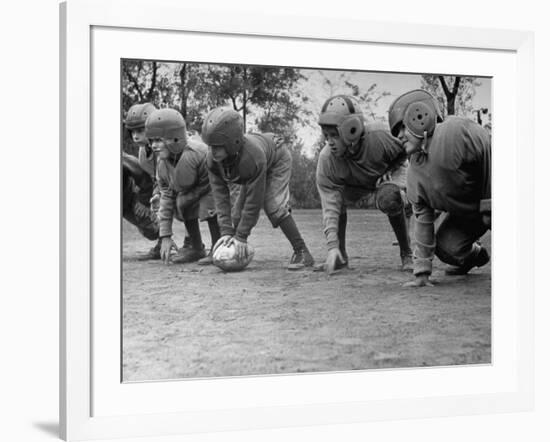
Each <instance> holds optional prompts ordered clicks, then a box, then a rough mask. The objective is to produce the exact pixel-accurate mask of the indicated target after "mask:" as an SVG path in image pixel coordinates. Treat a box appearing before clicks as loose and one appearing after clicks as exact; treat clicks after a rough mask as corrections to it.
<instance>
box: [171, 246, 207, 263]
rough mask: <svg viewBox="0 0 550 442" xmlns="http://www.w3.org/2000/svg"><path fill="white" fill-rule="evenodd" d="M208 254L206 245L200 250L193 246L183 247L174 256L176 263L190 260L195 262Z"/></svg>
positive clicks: (173, 259)
mask: <svg viewBox="0 0 550 442" xmlns="http://www.w3.org/2000/svg"><path fill="white" fill-rule="evenodd" d="M205 256H206V251H205V250H204V245H203V246H202V248H201V249H200V250H197V249H194V248H192V247H182V248H181V249H180V250H179V251H178V254H177V255H176V256H174V257H173V258H172V262H173V263H174V264H185V263H188V262H195V261H198V260H199V259H201V258H204V257H205Z"/></svg>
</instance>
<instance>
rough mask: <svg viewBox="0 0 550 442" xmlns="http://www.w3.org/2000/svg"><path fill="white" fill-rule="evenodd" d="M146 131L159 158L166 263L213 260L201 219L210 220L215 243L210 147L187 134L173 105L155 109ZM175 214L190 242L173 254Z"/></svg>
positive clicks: (161, 223)
mask: <svg viewBox="0 0 550 442" xmlns="http://www.w3.org/2000/svg"><path fill="white" fill-rule="evenodd" d="M145 131H146V136H147V138H148V139H149V140H150V142H151V146H152V147H153V149H154V150H155V152H157V154H158V159H159V163H158V171H157V177H158V184H159V189H160V209H159V237H160V238H161V247H160V255H161V258H162V259H163V261H164V262H165V263H168V262H169V261H170V260H171V261H172V262H174V263H188V262H195V261H199V264H210V263H211V262H212V256H211V253H210V254H208V255H207V254H206V251H205V248H204V244H203V242H202V237H201V232H200V228H199V219H200V220H201V221H207V222H208V227H209V230H210V236H211V240H212V245H214V244H215V243H216V242H217V241H218V239H219V237H220V231H219V227H218V222H217V219H216V212H215V208H214V200H213V198H212V193H211V191H210V184H209V182H208V171H207V169H206V155H207V151H208V148H207V146H206V145H204V144H203V143H202V142H200V141H197V140H191V139H188V138H187V131H186V125H185V120H184V119H183V116H182V115H181V114H180V113H179V112H178V111H176V110H174V109H160V110H157V111H155V112H153V113H152V114H151V115H150V116H149V117H148V118H147V121H146V123H145ZM174 218H177V219H178V220H180V221H183V223H184V224H185V228H186V230H187V235H188V236H189V239H190V244H189V245H186V244H184V247H182V248H181V249H180V250H179V251H178V254H177V255H176V256H175V257H172V258H171V257H170V252H171V250H172V249H174V248H177V247H176V245H175V242H174V241H173V239H172V223H173V219H174ZM211 252H212V248H211Z"/></svg>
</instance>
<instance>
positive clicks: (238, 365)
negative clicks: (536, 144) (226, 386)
mask: <svg viewBox="0 0 550 442" xmlns="http://www.w3.org/2000/svg"><path fill="white" fill-rule="evenodd" d="M294 216H295V218H296V222H297V224H298V226H299V227H300V229H301V231H302V234H303V236H304V238H305V240H306V242H307V243H308V246H309V248H310V250H311V252H312V254H313V255H314V257H315V259H316V260H317V261H318V262H322V261H324V259H325V255H326V250H325V240H324V235H323V233H322V227H321V212H320V210H301V211H295V212H294ZM348 219H349V221H348V253H349V256H350V266H351V269H349V270H342V271H340V272H339V273H337V274H336V275H334V276H331V277H330V278H329V277H327V276H326V275H325V274H324V273H322V272H320V273H319V272H312V271H299V272H290V271H287V270H286V264H287V261H288V259H289V258H290V255H291V248H290V245H289V244H288V242H287V241H286V239H285V237H284V236H283V234H282V233H281V232H280V231H279V230H278V229H273V228H272V227H271V225H270V224H269V222H268V220H267V219H266V217H265V216H264V215H263V214H262V216H261V218H260V222H259V223H258V225H257V226H256V228H255V229H254V231H253V233H252V235H251V237H250V239H249V242H250V243H251V244H252V245H253V246H254V247H255V250H256V255H255V257H254V260H253V261H252V263H251V264H250V266H249V267H248V268H247V269H246V270H245V271H243V272H239V273H223V272H222V271H221V270H219V269H218V268H216V267H213V266H209V267H199V266H198V265H196V264H187V265H174V264H172V265H168V266H166V265H164V264H163V263H161V262H159V261H138V260H137V259H136V257H137V256H138V255H139V254H140V253H142V252H144V251H146V250H148V249H149V248H150V247H151V246H152V243H151V242H149V241H147V240H146V239H144V238H143V237H141V236H140V234H139V233H138V232H137V229H136V228H135V227H133V226H131V225H130V224H128V223H127V222H126V221H124V224H123V250H122V256H123V329H122V338H123V355H122V358H123V360H122V363H123V380H124V381H142V380H160V379H176V378H188V377H212V376H239V375H254V374H280V373H298V372H319V371H333V370H338V371H341V370H359V369H372V368H396V367H420V366H441V365H463V364H480V363H490V362H491V273H490V266H489V265H487V266H485V267H484V268H481V269H474V270H472V271H471V272H470V274H469V275H467V276H453V277H451V276H446V275H444V272H443V269H444V265H443V264H442V263H441V262H439V261H438V260H437V259H436V260H434V270H435V272H434V279H435V280H436V281H437V282H438V284H437V285H436V286H434V287H425V288H420V289H405V288H403V287H402V283H404V282H406V281H408V280H410V279H411V278H412V276H411V274H410V273H403V272H401V271H400V270H399V264H400V260H399V249H398V247H396V246H392V242H393V241H394V236H393V233H392V231H391V228H390V226H389V223H388V222H387V218H386V217H385V216H384V215H383V214H382V213H379V212H377V211H373V210H354V211H350V212H349V216H348ZM201 224H202V223H201ZM181 226H182V225H181V224H180V223H178V222H175V223H174V227H175V239H176V241H177V243H178V245H181V243H182V240H183V229H182V227H181ZM201 228H202V229H203V230H202V231H203V240H204V242H205V244H206V245H207V247H208V246H209V245H210V236H209V235H208V233H207V230H206V226H205V225H203V226H201ZM482 242H483V243H484V245H486V246H489V247H490V235H489V234H488V235H486V236H485V237H484V238H483V240H482Z"/></svg>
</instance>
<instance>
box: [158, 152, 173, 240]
mask: <svg viewBox="0 0 550 442" xmlns="http://www.w3.org/2000/svg"><path fill="white" fill-rule="evenodd" d="M167 167H168V166H167V165H166V163H164V162H161V163H160V164H159V167H158V174H157V182H158V187H159V190H160V207H159V213H158V216H159V237H160V238H164V237H170V236H172V222H173V219H174V207H175V200H176V195H175V193H174V191H173V190H172V188H171V187H170V181H169V178H168V173H169V172H168V169H167Z"/></svg>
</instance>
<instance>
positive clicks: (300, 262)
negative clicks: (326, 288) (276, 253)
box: [287, 249, 315, 270]
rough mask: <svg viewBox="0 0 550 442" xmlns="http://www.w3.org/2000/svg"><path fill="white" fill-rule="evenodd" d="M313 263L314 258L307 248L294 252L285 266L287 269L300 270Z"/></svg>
mask: <svg viewBox="0 0 550 442" xmlns="http://www.w3.org/2000/svg"><path fill="white" fill-rule="evenodd" d="M313 264H315V260H314V259H313V256H311V253H309V250H308V249H302V250H298V251H297V252H294V254H293V255H292V258H290V262H289V264H288V266H287V269H288V270H300V269H303V268H305V267H312V266H313Z"/></svg>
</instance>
